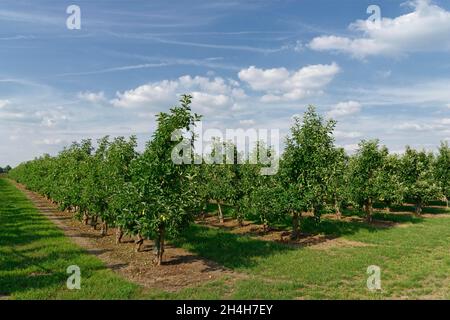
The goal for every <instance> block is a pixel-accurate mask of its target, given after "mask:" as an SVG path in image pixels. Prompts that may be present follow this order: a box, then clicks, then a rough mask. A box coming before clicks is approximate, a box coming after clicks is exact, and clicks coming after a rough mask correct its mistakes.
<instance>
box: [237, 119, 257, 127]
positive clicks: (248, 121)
mask: <svg viewBox="0 0 450 320" xmlns="http://www.w3.org/2000/svg"><path fill="white" fill-rule="evenodd" d="M239 124H241V125H243V126H252V125H254V124H255V120H253V119H245V120H240V121H239Z"/></svg>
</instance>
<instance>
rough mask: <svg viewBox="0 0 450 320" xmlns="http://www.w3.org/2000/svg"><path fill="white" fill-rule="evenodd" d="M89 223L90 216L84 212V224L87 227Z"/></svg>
mask: <svg viewBox="0 0 450 320" xmlns="http://www.w3.org/2000/svg"><path fill="white" fill-rule="evenodd" d="M88 223H89V216H88V215H87V213H86V211H85V212H83V224H85V225H86V226H87V225H88Z"/></svg>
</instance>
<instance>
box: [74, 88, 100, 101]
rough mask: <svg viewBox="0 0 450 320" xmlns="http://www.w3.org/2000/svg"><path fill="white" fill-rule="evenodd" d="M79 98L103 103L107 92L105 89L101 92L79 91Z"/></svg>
mask: <svg viewBox="0 0 450 320" xmlns="http://www.w3.org/2000/svg"><path fill="white" fill-rule="evenodd" d="M77 96H78V98H79V99H81V100H85V101H89V102H92V103H101V102H105V101H106V97H105V93H104V92H103V91H100V92H90V91H85V92H79V93H78V95H77Z"/></svg>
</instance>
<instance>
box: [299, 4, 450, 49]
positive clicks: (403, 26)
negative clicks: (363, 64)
mask: <svg viewBox="0 0 450 320" xmlns="http://www.w3.org/2000/svg"><path fill="white" fill-rule="evenodd" d="M408 4H409V5H411V6H412V7H413V11H412V12H410V13H408V14H405V15H401V16H399V17H396V18H393V19H391V18H382V19H381V21H380V26H379V27H376V26H375V25H372V24H370V23H369V24H368V23H367V21H365V20H357V21H356V22H354V23H352V24H351V25H350V29H352V30H354V31H357V32H360V33H361V34H362V36H360V37H355V38H349V37H341V36H333V35H332V36H320V37H317V38H314V39H313V40H312V41H311V42H310V43H309V44H308V47H309V48H311V49H313V50H317V51H329V50H331V51H337V52H343V53H347V54H350V55H352V56H353V57H356V58H365V57H368V56H374V55H388V56H396V55H401V54H408V53H410V52H424V51H425V52H436V51H438V52H442V51H444V52H445V51H450V37H449V34H450V12H449V11H446V10H445V9H443V8H441V7H438V6H437V5H435V4H433V3H432V2H431V1H430V0H415V1H411V2H409V3H408Z"/></svg>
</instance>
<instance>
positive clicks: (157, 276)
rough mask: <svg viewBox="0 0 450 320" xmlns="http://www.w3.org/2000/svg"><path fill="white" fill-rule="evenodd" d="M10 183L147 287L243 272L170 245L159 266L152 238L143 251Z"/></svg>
mask: <svg viewBox="0 0 450 320" xmlns="http://www.w3.org/2000/svg"><path fill="white" fill-rule="evenodd" d="M10 181H11V180H10ZM11 183H12V184H14V185H15V186H16V187H17V188H18V189H19V190H21V191H22V192H23V193H24V194H25V195H26V196H27V198H28V199H29V200H30V201H31V202H32V203H33V204H34V205H35V206H36V208H37V209H38V210H39V211H40V212H41V213H42V214H44V215H45V216H46V217H47V218H48V219H49V220H51V221H52V222H53V223H54V224H55V225H56V226H57V227H59V228H60V229H61V230H62V231H63V232H64V234H65V235H66V236H67V237H69V238H70V239H71V240H72V241H73V242H75V243H76V244H77V245H79V246H80V247H82V248H84V249H85V250H86V251H87V252H89V253H91V254H93V255H95V256H97V257H98V258H99V259H101V260H102V261H103V262H104V263H105V264H106V266H107V267H108V268H110V269H112V270H113V271H115V272H116V273H118V274H120V275H121V276H123V277H125V278H127V279H128V280H130V281H132V282H134V283H137V284H139V285H142V286H144V287H147V288H156V289H161V290H165V291H169V292H175V291H179V290H181V289H184V288H187V287H191V286H196V285H199V284H202V283H204V282H207V281H212V280H217V279H220V278H223V277H226V276H231V277H232V278H242V277H243V276H244V275H242V274H238V273H236V272H234V271H231V270H229V269H226V268H225V267H223V266H221V265H219V264H217V263H215V262H212V261H208V260H206V259H203V258H201V257H199V256H197V255H195V254H192V253H190V252H188V251H186V250H184V249H180V248H176V247H173V246H170V245H169V246H167V248H166V251H165V253H164V264H163V265H162V266H160V267H158V266H155V265H153V263H152V260H153V257H154V255H153V250H152V248H153V244H152V242H151V241H148V240H145V243H144V245H143V247H142V248H143V249H142V252H135V251H134V248H135V245H134V240H133V239H131V238H125V237H124V239H123V240H122V241H123V243H121V244H119V245H116V243H115V236H114V235H115V229H110V230H109V231H108V235H107V236H104V237H102V236H101V235H100V231H99V230H94V229H93V227H91V226H86V225H84V224H82V223H81V222H79V221H76V220H74V219H73V217H72V215H73V214H72V213H68V212H61V211H59V210H58V208H57V207H56V206H55V205H54V204H53V203H51V202H50V201H48V200H47V199H45V198H44V197H42V196H40V195H39V194H36V193H34V192H31V191H29V190H27V189H26V188H25V187H24V186H22V185H20V184H17V183H15V182H14V181H11Z"/></svg>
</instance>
